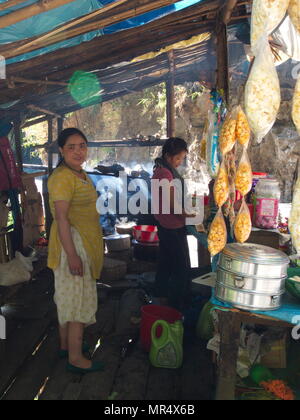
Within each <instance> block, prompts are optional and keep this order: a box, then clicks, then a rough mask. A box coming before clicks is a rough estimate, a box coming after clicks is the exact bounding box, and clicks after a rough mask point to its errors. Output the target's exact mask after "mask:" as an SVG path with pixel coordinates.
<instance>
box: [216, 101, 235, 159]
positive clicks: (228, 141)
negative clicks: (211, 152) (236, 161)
mask: <svg viewBox="0 0 300 420" xmlns="http://www.w3.org/2000/svg"><path fill="white" fill-rule="evenodd" d="M236 123H237V108H236V107H235V108H234V109H233V110H232V111H231V112H229V114H227V116H226V119H225V121H224V124H223V126H222V129H221V133H220V139H219V143H220V150H221V153H222V155H223V156H225V155H226V154H227V153H228V152H230V151H231V150H232V149H233V147H234V145H235V143H236Z"/></svg>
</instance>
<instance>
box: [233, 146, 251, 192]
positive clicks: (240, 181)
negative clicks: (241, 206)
mask: <svg viewBox="0 0 300 420" xmlns="http://www.w3.org/2000/svg"><path fill="white" fill-rule="evenodd" d="M252 181H253V174H252V168H251V163H250V160H249V157H248V153H247V150H246V149H244V152H243V155H242V158H241V160H240V163H239V167H238V170H237V172H236V177H235V186H236V189H237V190H238V191H239V192H240V193H241V194H242V196H243V197H245V196H246V195H247V194H248V192H249V191H251V188H252Z"/></svg>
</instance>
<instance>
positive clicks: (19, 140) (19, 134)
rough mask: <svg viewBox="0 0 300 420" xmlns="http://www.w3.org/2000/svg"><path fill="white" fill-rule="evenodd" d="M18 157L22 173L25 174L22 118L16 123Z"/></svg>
mask: <svg viewBox="0 0 300 420" xmlns="http://www.w3.org/2000/svg"><path fill="white" fill-rule="evenodd" d="M14 131H15V146H16V157H17V163H18V167H19V170H20V172H23V154H22V129H21V120H20V118H18V119H16V120H15V121H14Z"/></svg>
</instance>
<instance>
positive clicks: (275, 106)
mask: <svg viewBox="0 0 300 420" xmlns="http://www.w3.org/2000/svg"><path fill="white" fill-rule="evenodd" d="M280 101H281V94H280V83H279V78H278V74H277V71H276V69H275V66H274V60H273V54H272V52H271V49H270V45H269V43H268V41H267V39H264V40H261V42H260V43H259V45H258V46H257V55H256V58H255V60H254V64H253V66H252V69H251V72H250V75H249V78H248V81H247V83H246V87H245V111H246V115H247V118H248V122H249V125H250V128H251V130H252V131H253V133H254V134H255V136H256V139H257V141H258V143H260V142H261V140H262V139H263V137H265V136H266V134H268V132H269V131H270V130H271V128H272V127H273V125H274V123H275V121H276V117H277V114H278V111H279V108H280Z"/></svg>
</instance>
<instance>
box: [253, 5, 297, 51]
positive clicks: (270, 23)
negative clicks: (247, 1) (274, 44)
mask: <svg viewBox="0 0 300 420" xmlns="http://www.w3.org/2000/svg"><path fill="white" fill-rule="evenodd" d="M292 1H295V2H297V1H298V0H292ZM289 2H290V0H253V5H252V17H251V46H252V48H254V47H255V45H256V43H257V41H258V40H259V38H261V36H262V35H264V34H265V35H266V36H268V35H270V34H271V33H272V32H273V31H274V30H275V29H276V28H277V26H278V25H279V24H280V22H281V21H282V20H283V19H284V17H285V14H286V12H287V9H288V5H289Z"/></svg>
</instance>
